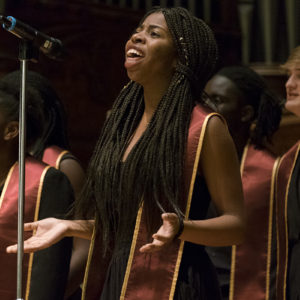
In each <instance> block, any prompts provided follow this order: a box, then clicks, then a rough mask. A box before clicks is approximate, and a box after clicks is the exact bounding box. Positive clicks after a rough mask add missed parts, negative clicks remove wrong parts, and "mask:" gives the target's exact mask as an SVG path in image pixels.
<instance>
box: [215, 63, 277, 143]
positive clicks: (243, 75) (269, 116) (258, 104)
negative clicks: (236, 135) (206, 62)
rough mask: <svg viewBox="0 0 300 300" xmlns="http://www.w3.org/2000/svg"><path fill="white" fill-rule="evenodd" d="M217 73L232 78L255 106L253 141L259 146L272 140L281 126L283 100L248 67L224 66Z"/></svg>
mask: <svg viewBox="0 0 300 300" xmlns="http://www.w3.org/2000/svg"><path fill="white" fill-rule="evenodd" d="M217 75H222V76H224V77H227V78H228V79H230V80H231V81H232V82H233V83H234V85H235V86H236V87H237V89H238V90H239V91H240V92H241V94H242V97H243V99H244V100H245V103H246V104H248V105H251V106H252V107H253V110H254V116H253V121H254V124H255V127H254V129H253V130H252V131H251V133H250V140H251V142H252V143H253V144H254V145H255V146H256V147H257V148H262V147H264V146H265V145H266V142H271V138H272V135H273V133H274V132H275V131H276V130H277V129H278V127H279V123H280V120H281V111H282V106H283V100H282V99H280V98H279V97H278V96H277V95H276V94H275V93H273V92H272V91H271V90H270V88H268V86H267V85H266V82H265V80H264V79H263V78H262V77H261V76H260V75H259V74H257V73H256V72H255V71H253V70H252V69H250V68H248V67H245V66H230V67H224V68H222V69H221V70H219V71H218V72H217Z"/></svg>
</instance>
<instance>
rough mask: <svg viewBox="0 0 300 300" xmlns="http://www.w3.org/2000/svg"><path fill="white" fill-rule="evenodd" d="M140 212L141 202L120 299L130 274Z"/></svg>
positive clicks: (121, 299) (122, 299)
mask: <svg viewBox="0 0 300 300" xmlns="http://www.w3.org/2000/svg"><path fill="white" fill-rule="evenodd" d="M142 212H143V204H142V205H141V207H140V208H139V211H138V214H137V218H136V223H135V228H134V232H133V238H132V243H131V248H130V254H129V258H128V262H127V267H126V272H125V277H124V282H123V286H122V291H121V296H120V300H124V299H125V293H126V289H127V284H128V279H129V275H130V269H131V265H132V261H133V255H134V252H135V246H136V241H137V236H138V233H139V228H140V223H141V219H142Z"/></svg>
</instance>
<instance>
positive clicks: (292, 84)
mask: <svg viewBox="0 0 300 300" xmlns="http://www.w3.org/2000/svg"><path fill="white" fill-rule="evenodd" d="M295 86H296V81H295V78H294V76H293V74H291V75H290V76H289V78H288V80H287V82H286V83H285V87H286V88H294V87H295Z"/></svg>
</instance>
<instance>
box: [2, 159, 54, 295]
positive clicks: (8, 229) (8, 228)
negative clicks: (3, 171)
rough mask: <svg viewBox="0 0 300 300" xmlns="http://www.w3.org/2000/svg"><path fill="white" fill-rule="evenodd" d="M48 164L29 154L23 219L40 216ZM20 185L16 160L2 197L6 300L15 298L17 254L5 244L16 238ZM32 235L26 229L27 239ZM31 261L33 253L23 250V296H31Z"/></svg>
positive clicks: (12, 241) (15, 240) (3, 268)
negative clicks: (11, 251) (24, 252)
mask: <svg viewBox="0 0 300 300" xmlns="http://www.w3.org/2000/svg"><path fill="white" fill-rule="evenodd" d="M48 168H49V167H48V166H46V165H44V164H43V163H41V162H39V161H37V160H35V159H33V158H26V164H25V176H26V181H25V205H24V222H33V221H35V220H37V219H38V214H39V205H40V197H41V192H42V186H43V179H44V176H45V174H46V171H47V170H48ZM18 186H19V167H18V163H15V164H14V165H13V166H12V167H11V169H10V171H9V173H8V176H7V178H6V181H5V184H4V188H3V191H2V194H1V198H0V241H1V245H0V266H1V272H0V299H6V300H14V299H16V284H17V279H16V278H17V274H16V271H17V256H16V254H7V253H6V247H7V246H9V245H12V244H15V243H16V242H17V224H18V190H19V188H18ZM29 237H30V233H26V232H25V233H24V239H27V238H29ZM32 261H33V254H30V255H29V254H24V257H23V295H25V298H24V299H28V296H29V288H30V276H31V267H32Z"/></svg>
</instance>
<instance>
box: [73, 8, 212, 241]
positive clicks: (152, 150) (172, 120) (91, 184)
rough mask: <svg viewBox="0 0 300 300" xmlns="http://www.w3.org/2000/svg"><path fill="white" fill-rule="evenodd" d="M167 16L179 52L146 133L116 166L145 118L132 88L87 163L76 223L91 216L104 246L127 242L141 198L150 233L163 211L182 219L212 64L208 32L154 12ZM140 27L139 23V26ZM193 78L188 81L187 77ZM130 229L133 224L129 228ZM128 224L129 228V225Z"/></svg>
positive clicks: (184, 17) (178, 13) (176, 12)
mask: <svg viewBox="0 0 300 300" xmlns="http://www.w3.org/2000/svg"><path fill="white" fill-rule="evenodd" d="M156 12H162V13H163V14H164V16H165V19H166V22H167V25H168V28H169V31H170V32H171V34H172V38H173V40H174V43H175V47H176V50H177V57H178V62H179V65H182V66H185V67H184V68H185V70H186V69H187V68H188V70H189V71H188V72H189V74H186V73H185V72H184V71H182V70H183V69H184V68H180V67H178V69H176V71H175V73H174V75H173V77H172V80H171V83H170V86H169V87H168V89H167V91H166V94H165V95H164V96H163V98H162V99H161V101H160V103H159V105H158V107H157V109H156V111H155V113H154V115H153V117H152V119H151V122H150V123H149V125H148V127H147V129H146V130H145V132H144V134H143V136H142V137H141V138H140V140H139V141H138V142H137V143H136V145H135V146H134V148H133V149H132V151H131V152H130V154H129V155H128V157H127V160H126V163H121V159H122V156H123V153H124V150H125V148H126V146H127V143H128V141H129V139H130V137H131V136H132V134H133V131H134V129H135V128H136V127H137V125H138V123H139V121H140V120H141V117H142V115H143V111H144V100H143V88H142V87H141V86H140V85H139V84H137V83H134V82H130V83H129V84H128V85H127V86H126V87H125V88H124V89H123V90H122V91H121V93H120V95H119V96H118V98H117V99H116V101H115V103H114V106H113V108H112V112H111V115H110V117H109V118H108V120H107V121H106V122H105V124H104V126H103V129H102V132H101V135H100V139H99V141H98V143H97V145H96V148H95V151H94V154H93V156H92V159H91V162H90V165H89V170H88V181H87V184H86V186H85V188H84V190H83V194H82V197H81V198H80V199H79V201H78V205H77V207H76V208H75V214H76V217H82V216H84V217H93V213H94V212H95V211H96V216H97V220H98V222H99V223H100V224H99V225H100V226H101V228H102V230H101V232H102V237H103V240H104V245H107V244H108V243H107V241H108V240H109V237H112V235H114V236H113V237H118V236H128V234H129V232H131V231H132V226H131V225H133V224H132V221H134V220H133V218H132V216H135V215H136V213H137V209H138V207H139V205H140V204H141V200H142V199H143V203H144V208H145V213H146V219H147V224H148V231H149V234H151V233H152V232H153V230H154V229H155V228H157V226H158V224H159V223H160V222H161V218H160V215H161V213H162V212H163V211H169V212H175V213H177V214H178V215H182V212H181V210H180V207H179V199H180V197H182V193H183V169H184V155H185V149H186V142H187V135H188V128H189V121H190V116H191V112H192V109H193V107H194V102H195V99H196V98H198V95H199V94H197V93H196V89H193V90H192V89H191V87H192V86H193V82H191V81H195V80H196V79H197V80H198V84H199V82H200V88H199V92H200V93H201V91H200V90H202V89H203V86H204V85H205V83H206V80H207V79H208V77H209V76H210V75H211V73H212V72H213V68H214V66H215V63H216V53H217V49H216V42H215V40H214V37H213V34H212V31H211V30H210V29H209V28H208V27H207V25H206V24H204V23H203V22H202V21H200V20H199V19H196V18H194V17H193V16H191V15H190V13H189V12H188V11H187V10H185V9H183V8H171V9H155V10H152V11H150V12H149V13H148V14H147V15H146V16H145V18H146V17H147V16H148V15H149V14H151V13H156ZM142 22H143V20H142ZM190 75H192V76H190ZM129 222H131V223H129ZM128 223H129V224H130V225H128Z"/></svg>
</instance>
